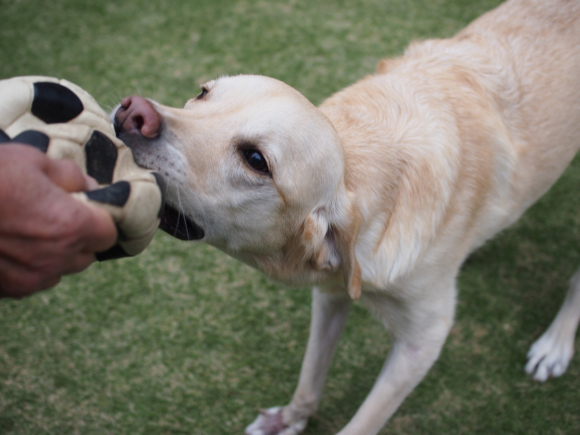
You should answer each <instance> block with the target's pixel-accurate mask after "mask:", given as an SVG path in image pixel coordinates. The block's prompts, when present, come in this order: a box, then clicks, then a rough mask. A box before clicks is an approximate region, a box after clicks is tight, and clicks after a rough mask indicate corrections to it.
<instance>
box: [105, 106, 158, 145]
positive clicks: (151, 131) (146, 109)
mask: <svg viewBox="0 0 580 435" xmlns="http://www.w3.org/2000/svg"><path fill="white" fill-rule="evenodd" d="M115 118H116V121H117V124H118V125H119V126H120V130H121V131H125V132H129V131H133V132H134V133H137V132H138V133H140V134H141V135H143V136H145V137H147V138H154V137H156V136H158V135H159V130H160V128H161V121H162V119H161V115H160V114H159V113H158V112H157V110H155V107H153V104H151V102H149V101H148V100H146V99H145V98H143V97H139V96H135V95H134V96H130V97H127V98H125V99H124V100H123V101H122V102H121V107H120V108H119V110H118V112H117V115H116V117H115Z"/></svg>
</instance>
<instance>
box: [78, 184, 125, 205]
mask: <svg viewBox="0 0 580 435" xmlns="http://www.w3.org/2000/svg"><path fill="white" fill-rule="evenodd" d="M130 194H131V184H129V182H128V181H119V182H117V183H115V184H111V185H110V186H107V187H103V188H102V189H97V190H90V191H88V192H86V195H87V197H88V198H89V199H90V200H92V201H95V202H100V203H101V204H109V205H115V206H117V207H123V206H124V205H125V204H126V203H127V200H128V199H129V195H130Z"/></svg>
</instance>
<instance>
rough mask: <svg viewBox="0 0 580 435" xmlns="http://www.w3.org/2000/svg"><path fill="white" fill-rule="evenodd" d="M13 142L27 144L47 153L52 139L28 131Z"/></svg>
mask: <svg viewBox="0 0 580 435" xmlns="http://www.w3.org/2000/svg"><path fill="white" fill-rule="evenodd" d="M12 142H20V143H25V144H27V145H31V146H33V147H34V148H37V149H39V150H40V151H42V152H43V153H46V150H47V149H48V144H49V142H50V138H49V137H48V136H47V135H46V134H44V133H41V132H40V131H36V130H26V131H23V132H22V133H20V134H19V135H18V136H16V137H14V138H13V139H12Z"/></svg>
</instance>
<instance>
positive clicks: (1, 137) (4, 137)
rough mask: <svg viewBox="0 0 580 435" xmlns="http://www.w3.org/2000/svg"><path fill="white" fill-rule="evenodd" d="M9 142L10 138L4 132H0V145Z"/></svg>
mask: <svg viewBox="0 0 580 435" xmlns="http://www.w3.org/2000/svg"><path fill="white" fill-rule="evenodd" d="M4 142H10V136H8V135H7V134H6V132H5V131H4V130H0V143H4Z"/></svg>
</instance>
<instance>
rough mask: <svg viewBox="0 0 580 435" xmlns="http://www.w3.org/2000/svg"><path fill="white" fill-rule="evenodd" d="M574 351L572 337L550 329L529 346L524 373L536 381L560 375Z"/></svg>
mask: <svg viewBox="0 0 580 435" xmlns="http://www.w3.org/2000/svg"><path fill="white" fill-rule="evenodd" d="M573 353H574V337H573V336H572V340H570V337H569V336H568V335H566V334H558V333H554V332H553V331H551V330H550V329H548V331H546V332H545V333H544V335H542V336H541V337H540V338H539V339H538V340H537V341H536V342H535V343H534V344H533V345H532V347H531V348H530V351H529V352H528V363H527V364H526V373H528V374H529V375H531V376H532V377H533V378H534V379H535V380H536V381H540V382H544V381H546V380H547V379H548V378H555V377H558V376H562V375H563V374H564V372H565V371H566V369H567V368H568V363H569V362H570V360H571V359H572V354H573Z"/></svg>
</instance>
